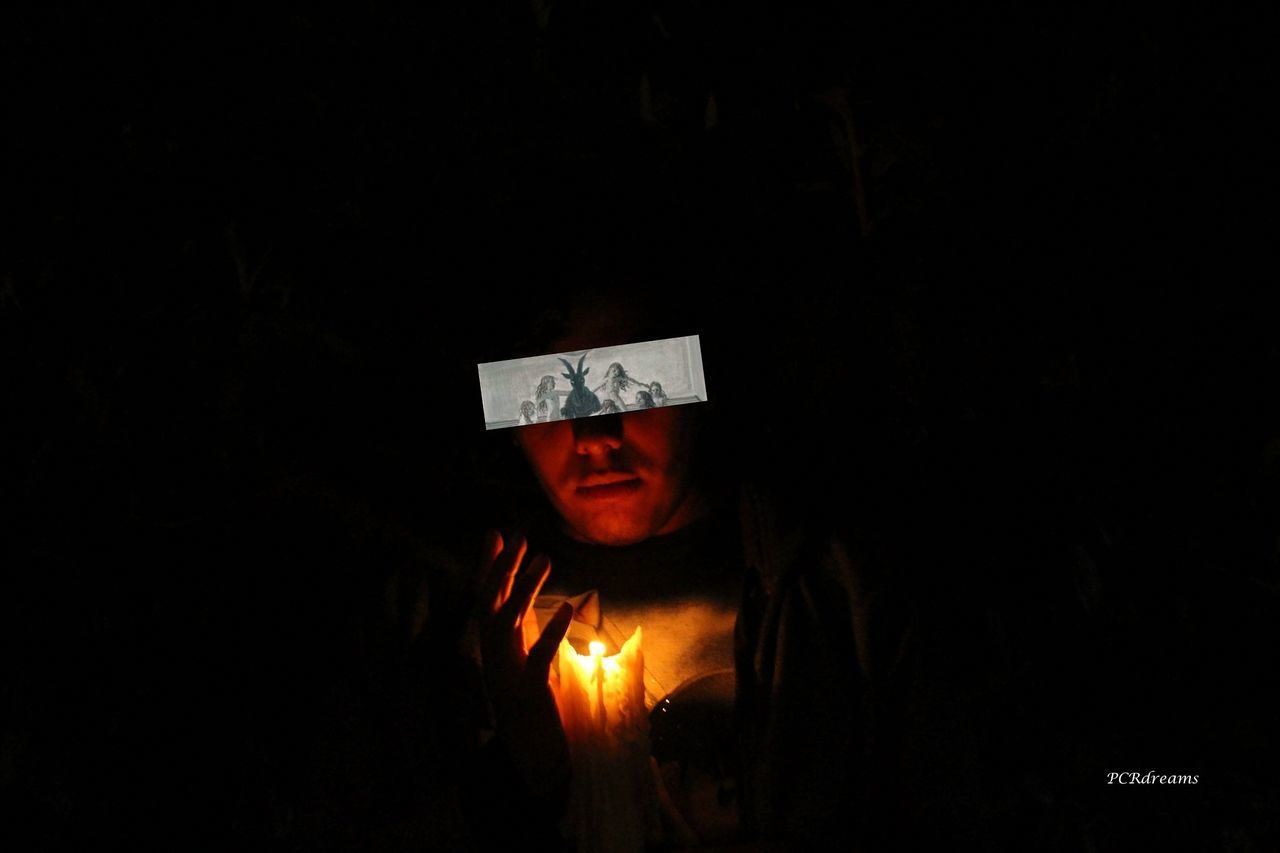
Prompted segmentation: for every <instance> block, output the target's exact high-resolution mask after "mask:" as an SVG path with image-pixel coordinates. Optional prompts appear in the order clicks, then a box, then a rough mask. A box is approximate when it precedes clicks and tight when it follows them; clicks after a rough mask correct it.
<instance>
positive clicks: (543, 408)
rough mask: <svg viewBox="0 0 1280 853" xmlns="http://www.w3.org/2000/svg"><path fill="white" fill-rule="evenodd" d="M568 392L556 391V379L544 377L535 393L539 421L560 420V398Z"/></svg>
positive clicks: (548, 376) (549, 376)
mask: <svg viewBox="0 0 1280 853" xmlns="http://www.w3.org/2000/svg"><path fill="white" fill-rule="evenodd" d="M568 393H569V392H568V391H557V390H556V378H555V377H554V376H551V375H547V376H544V377H542V379H541V380H540V381H539V382H538V390H537V391H536V392H534V400H535V402H536V404H537V416H538V420H539V421H558V420H560V398H561V397H563V396H565V395H567V394H568Z"/></svg>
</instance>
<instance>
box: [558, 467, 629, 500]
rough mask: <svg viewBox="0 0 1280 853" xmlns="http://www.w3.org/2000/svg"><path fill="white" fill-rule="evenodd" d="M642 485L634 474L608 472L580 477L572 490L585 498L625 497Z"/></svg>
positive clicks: (606, 498) (609, 498)
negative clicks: (580, 480) (576, 485)
mask: <svg viewBox="0 0 1280 853" xmlns="http://www.w3.org/2000/svg"><path fill="white" fill-rule="evenodd" d="M641 485H642V483H641V480H640V478H639V477H637V476H636V475H635V474H628V473H622V472H610V473H607V474H590V475H588V476H586V477H584V478H583V479H582V482H581V483H579V484H578V487H577V489H575V490H574V491H575V492H576V493H577V495H578V497H580V498H584V499H586V500H611V499H614V498H621V497H626V496H627V495H630V494H632V493H633V492H635V491H636V490H637V489H639V488H640V486H641Z"/></svg>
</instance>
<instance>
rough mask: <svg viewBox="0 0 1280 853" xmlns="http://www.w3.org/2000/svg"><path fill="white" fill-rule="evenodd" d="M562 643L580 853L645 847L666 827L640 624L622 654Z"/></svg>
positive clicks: (572, 807)
mask: <svg viewBox="0 0 1280 853" xmlns="http://www.w3.org/2000/svg"><path fill="white" fill-rule="evenodd" d="M605 648H606V647H605V644H604V643H602V642H599V641H592V642H590V643H588V644H587V649H588V650H589V652H590V654H585V655H581V654H578V652H577V651H576V650H575V649H574V648H573V646H572V645H570V644H569V641H568V640H567V639H565V640H562V641H561V643H560V655H559V658H558V661H557V665H556V672H557V675H556V678H555V679H554V680H553V682H552V684H553V687H554V690H555V697H556V704H557V705H558V706H559V709H560V720H561V722H562V723H563V724H564V731H565V736H566V737H567V739H568V741H569V755H570V758H571V760H572V762H573V776H572V788H571V791H570V794H569V809H568V814H567V816H566V821H567V827H568V831H569V832H570V834H571V835H573V836H574V838H575V839H576V841H577V843H578V849H579V850H584V851H585V850H592V851H596V850H628V851H631V850H634V851H642V850H644V849H645V843H646V839H649V840H656V839H657V837H658V834H659V832H660V821H659V819H658V806H657V794H656V792H655V790H654V788H653V773H652V771H651V766H650V760H649V715H648V711H647V709H646V708H645V704H644V656H643V653H642V652H641V649H640V629H639V628H636V630H635V633H634V634H632V635H631V637H630V639H628V640H627V641H626V642H625V643H623V644H622V648H620V649H619V650H618V653H617V654H616V655H612V656H608V657H606V656H605Z"/></svg>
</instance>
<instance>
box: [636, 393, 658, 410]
mask: <svg viewBox="0 0 1280 853" xmlns="http://www.w3.org/2000/svg"><path fill="white" fill-rule="evenodd" d="M636 408H637V409H652V408H654V402H653V394H652V393H650V392H649V391H637V392H636Z"/></svg>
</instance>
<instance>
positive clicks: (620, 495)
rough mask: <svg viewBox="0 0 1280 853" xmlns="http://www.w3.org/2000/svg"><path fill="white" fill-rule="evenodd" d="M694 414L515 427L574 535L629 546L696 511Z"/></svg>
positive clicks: (651, 413) (640, 414)
mask: <svg viewBox="0 0 1280 853" xmlns="http://www.w3.org/2000/svg"><path fill="white" fill-rule="evenodd" d="M692 414H693V413H690V412H688V411H687V410H685V407H672V408H661V409H646V410H643V411H634V412H627V413H625V414H621V415H607V416H595V417H589V418H574V419H572V420H562V421H551V422H548V423H542V424H535V425H532V426H525V427H520V428H519V429H517V430H516V440H517V442H518V443H519V444H520V447H521V449H523V450H524V454H525V457H526V458H527V459H528V460H529V464H530V465H531V466H532V467H533V470H534V473H535V474H536V475H537V477H538V481H539V482H540V483H541V484H542V489H543V491H545V492H546V494H547V497H548V498H550V500H551V503H552V504H553V505H554V506H555V508H556V510H557V511H558V512H559V513H560V515H561V517H562V518H563V519H564V520H565V522H566V523H567V524H568V526H569V529H570V532H571V533H572V534H573V535H574V536H575V537H576V538H578V539H581V540H584V541H587V542H595V543H597V544H601V545H629V544H631V543H634V542H641V541H643V540H645V539H648V538H649V537H651V536H661V535H663V534H665V533H672V532H674V531H676V530H679V529H680V528H681V527H684V526H685V525H687V524H688V523H689V522H690V521H692V520H694V519H695V518H696V517H697V515H698V513H699V510H700V508H701V506H700V504H699V502H698V500H697V497H696V495H695V492H694V489H693V488H692V481H691V476H690V468H691V466H690V454H691V453H692V450H693V438H694V427H695V418H694V417H692Z"/></svg>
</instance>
